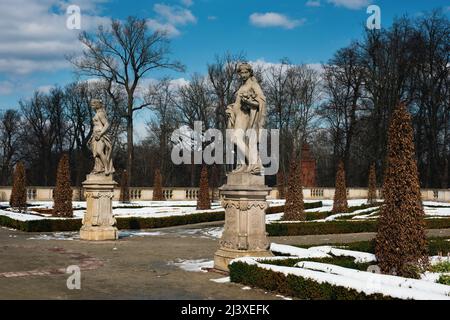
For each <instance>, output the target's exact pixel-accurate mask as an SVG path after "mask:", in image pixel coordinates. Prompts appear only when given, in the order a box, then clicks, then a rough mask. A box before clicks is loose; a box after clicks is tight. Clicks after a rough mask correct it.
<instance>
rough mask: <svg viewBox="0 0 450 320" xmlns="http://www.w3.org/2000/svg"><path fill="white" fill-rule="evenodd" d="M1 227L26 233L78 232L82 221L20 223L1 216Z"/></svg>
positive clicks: (57, 220) (46, 220) (47, 220)
mask: <svg viewBox="0 0 450 320" xmlns="http://www.w3.org/2000/svg"><path fill="white" fill-rule="evenodd" d="M0 225H1V226H3V227H7V228H13V229H17V230H21V231H25V232H50V231H76V230H80V228H81V219H42V220H31V221H19V220H15V219H11V218H9V217H5V216H0Z"/></svg>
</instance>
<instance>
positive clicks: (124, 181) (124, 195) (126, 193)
mask: <svg viewBox="0 0 450 320" xmlns="http://www.w3.org/2000/svg"><path fill="white" fill-rule="evenodd" d="M119 200H120V201H121V202H130V190H129V188H128V172H127V170H123V171H122V177H121V179H120V197H119Z"/></svg>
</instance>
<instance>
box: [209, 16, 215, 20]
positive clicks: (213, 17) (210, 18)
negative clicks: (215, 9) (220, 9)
mask: <svg viewBox="0 0 450 320" xmlns="http://www.w3.org/2000/svg"><path fill="white" fill-rule="evenodd" d="M208 20H209V21H214V20H217V17H216V16H208Z"/></svg>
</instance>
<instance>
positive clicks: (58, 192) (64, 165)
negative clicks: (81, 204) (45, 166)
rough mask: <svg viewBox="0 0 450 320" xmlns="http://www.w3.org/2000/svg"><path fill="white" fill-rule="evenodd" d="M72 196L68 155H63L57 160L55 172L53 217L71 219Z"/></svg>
mask: <svg viewBox="0 0 450 320" xmlns="http://www.w3.org/2000/svg"><path fill="white" fill-rule="evenodd" d="M72 195H73V190H72V187H71V186H70V165H69V155H67V154H64V155H63V156H62V157H61V160H59V164H58V171H57V172H56V187H55V189H54V190H53V201H54V205H53V212H52V213H53V215H54V216H58V217H72V216H73V209H72Z"/></svg>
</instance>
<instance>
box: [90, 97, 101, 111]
mask: <svg viewBox="0 0 450 320" xmlns="http://www.w3.org/2000/svg"><path fill="white" fill-rule="evenodd" d="M91 107H92V109H94V110H98V109H102V108H103V103H102V100H100V99H92V100H91Z"/></svg>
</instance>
